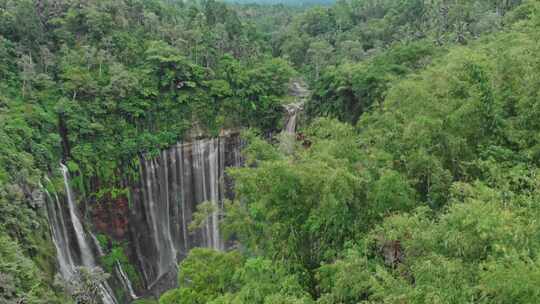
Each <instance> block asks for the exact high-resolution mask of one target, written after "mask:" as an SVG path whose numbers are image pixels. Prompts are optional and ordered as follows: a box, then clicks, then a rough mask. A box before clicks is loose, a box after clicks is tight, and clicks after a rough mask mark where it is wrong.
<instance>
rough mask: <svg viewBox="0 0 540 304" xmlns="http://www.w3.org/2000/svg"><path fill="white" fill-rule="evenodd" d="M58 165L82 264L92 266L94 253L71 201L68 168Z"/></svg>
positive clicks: (93, 264)
mask: <svg viewBox="0 0 540 304" xmlns="http://www.w3.org/2000/svg"><path fill="white" fill-rule="evenodd" d="M60 167H61V169H62V176H63V177H64V186H65V188H66V196H67V202H68V207H69V216H70V219H71V223H72V225H73V229H74V230H75V236H76V238H77V244H78V245H79V250H80V253H81V260H82V264H83V266H86V267H93V266H95V264H96V262H95V260H94V254H93V253H92V250H91V249H90V246H88V242H87V241H86V237H85V235H84V230H83V225H82V223H81V220H80V219H79V217H78V216H77V214H76V211H75V210H76V209H75V208H76V207H75V202H74V201H73V193H72V190H71V186H70V185H69V176H68V169H67V167H66V166H64V165H63V164H60Z"/></svg>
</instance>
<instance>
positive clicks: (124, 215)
mask: <svg viewBox="0 0 540 304" xmlns="http://www.w3.org/2000/svg"><path fill="white" fill-rule="evenodd" d="M92 219H93V223H94V228H95V230H96V231H97V232H99V233H103V234H107V235H109V236H110V237H111V238H113V239H115V240H119V241H122V240H127V239H128V238H129V202H128V199H127V197H125V196H123V195H122V196H118V197H115V198H112V197H110V196H107V197H105V198H104V199H103V200H102V201H101V202H100V203H98V204H96V205H95V206H94V207H93V209H92Z"/></svg>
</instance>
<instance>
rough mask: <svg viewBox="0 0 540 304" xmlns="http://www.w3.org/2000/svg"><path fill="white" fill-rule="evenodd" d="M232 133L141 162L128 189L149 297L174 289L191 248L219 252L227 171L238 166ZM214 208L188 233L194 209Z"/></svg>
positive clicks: (186, 144)
mask: <svg viewBox="0 0 540 304" xmlns="http://www.w3.org/2000/svg"><path fill="white" fill-rule="evenodd" d="M240 148H241V141H240V138H239V137H238V135H236V134H232V135H231V134H227V135H225V136H221V137H218V138H211V139H198V140H194V141H191V142H184V143H179V144H177V145H175V146H173V147H170V148H169V149H167V150H164V151H162V152H161V153H160V155H159V156H157V157H154V158H141V160H140V164H141V166H140V176H141V179H140V181H138V182H137V183H136V184H135V185H134V186H133V187H132V198H133V201H132V206H131V208H130V214H129V223H130V224H129V228H130V235H131V247H132V250H133V252H134V253H135V254H134V256H135V259H136V261H137V266H138V268H139V270H140V272H141V274H142V276H143V279H144V281H145V283H146V284H145V285H146V287H147V289H148V290H149V292H151V293H154V294H159V293H160V292H163V291H165V290H167V289H170V288H173V287H175V285H176V284H177V280H176V274H177V264H178V262H179V261H180V260H182V259H183V258H184V257H185V256H186V255H187V254H188V252H189V250H190V249H192V248H195V247H209V248H215V249H218V250H222V249H224V248H225V247H226V244H225V243H224V241H223V240H222V239H221V237H220V232H219V217H220V212H219V210H220V209H221V208H222V204H223V200H224V199H225V198H231V196H232V182H231V180H230V179H229V178H228V177H227V176H226V173H225V169H226V168H227V167H233V166H239V165H241V162H242V160H241V157H240ZM202 202H211V203H212V204H214V207H215V209H216V210H217V211H216V212H213V213H212V214H210V215H209V216H208V219H207V220H206V222H205V223H204V225H203V227H202V228H200V229H197V230H195V231H191V230H190V229H188V226H189V224H190V223H191V221H192V218H193V214H194V212H196V210H197V205H198V204H200V203H202Z"/></svg>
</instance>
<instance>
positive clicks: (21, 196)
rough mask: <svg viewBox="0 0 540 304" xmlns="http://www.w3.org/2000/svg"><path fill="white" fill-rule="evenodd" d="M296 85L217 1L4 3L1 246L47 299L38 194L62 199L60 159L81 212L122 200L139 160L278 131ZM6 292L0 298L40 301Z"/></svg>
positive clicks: (248, 26) (23, 289)
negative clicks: (190, 141) (236, 132)
mask: <svg viewBox="0 0 540 304" xmlns="http://www.w3.org/2000/svg"><path fill="white" fill-rule="evenodd" d="M246 20H247V19H246ZM294 74H295V72H294V70H293V69H292V68H291V67H290V66H289V64H288V63H287V62H286V61H284V60H282V59H279V58H273V57H272V56H271V52H270V50H269V49H267V47H266V46H265V40H264V38H263V35H262V34H261V33H260V32H259V30H258V29H257V27H256V26H254V25H253V24H252V23H251V21H249V20H247V21H245V20H241V19H240V17H239V15H238V13H237V12H236V11H235V10H234V9H232V8H231V7H229V6H226V5H225V4H224V3H221V2H215V1H205V2H203V3H192V4H183V3H181V2H179V1H158V0H141V1H138V0H135V1H132V0H125V1H116V0H114V1H113V0H110V1H82V0H81V1H71V0H65V1H63V0H62V1H41V0H40V1H33V0H22V1H18V0H17V1H12V0H1V1H0V124H1V125H2V128H0V211H1V212H0V235H2V236H4V235H9V238H7V239H6V242H10V244H11V243H12V242H16V243H18V244H19V245H17V246H20V248H21V250H23V252H24V253H25V254H26V255H27V256H28V257H29V258H30V259H29V261H34V263H36V264H37V266H36V267H37V268H39V271H38V270H36V271H38V273H39V272H40V271H44V272H45V273H46V274H41V273H39V275H33V278H34V279H36V280H38V282H39V279H40V278H41V279H43V284H44V286H43V288H46V285H50V284H51V283H52V277H53V272H54V249H53V246H52V244H51V240H50V237H49V235H48V230H47V229H46V227H47V223H46V217H45V216H44V214H45V213H46V211H45V208H43V201H42V200H40V199H38V198H37V196H38V194H39V192H40V191H41V190H42V189H40V188H41V187H42V185H45V186H46V187H47V188H49V190H50V191H57V192H59V193H60V192H62V191H61V189H63V186H62V184H61V182H59V180H58V175H59V174H58V170H57V167H58V165H57V164H58V162H59V161H60V160H63V161H65V162H67V164H68V167H69V169H70V171H71V172H72V173H73V174H72V176H73V184H74V186H75V188H76V190H77V192H79V194H80V195H78V197H80V198H81V200H82V201H83V202H85V203H86V205H87V206H89V207H92V204H95V203H98V202H100V201H103V200H106V199H107V198H108V197H115V196H117V195H125V193H126V192H127V191H126V190H125V188H126V187H127V181H128V180H130V179H132V178H134V175H136V174H137V172H138V169H137V167H136V166H137V162H138V156H139V155H140V154H141V153H146V152H155V151H158V150H159V149H160V148H163V147H166V146H168V145H170V144H172V143H176V142H177V141H178V140H181V139H183V138H186V137H189V136H201V135H215V134H217V133H218V132H219V131H220V130H221V129H223V128H239V127H242V126H252V127H256V128H259V129H262V130H266V131H270V130H274V129H277V128H279V126H280V121H281V115H282V114H281V113H282V108H281V104H282V102H283V101H284V100H285V98H284V97H285V95H286V93H287V83H288V81H289V78H290V77H291V76H293V75H294ZM44 176H49V177H50V178H51V180H52V182H48V181H46V180H45V179H44V178H43V177H44ZM10 246H11V245H10ZM13 246H16V245H13ZM119 250H121V248H120V247H115V248H113V250H112V251H111V252H109V255H108V256H107V258H108V260H107V259H106V262H107V263H106V264H107V265H106V266H107V267H108V268H111V266H112V263H114V262H115V260H117V259H120V258H122V257H123V258H124V259H125V255H124V254H123V253H122V252H120V251H119ZM6 261H8V260H6ZM120 262H121V263H123V264H124V266H125V268H126V269H127V271H128V272H131V273H133V271H130V265H128V264H127V261H124V260H121V259H120ZM10 263H11V262H10ZM28 263H30V262H28ZM9 265H11V264H9ZM32 267H34V266H32ZM36 267H34V268H36ZM34 268H28V269H34ZM109 270H110V269H109ZM6 271H7V270H6ZM0 275H2V276H4V275H5V276H9V277H11V276H12V274H11V273H10V272H6V273H4V270H2V271H0ZM21 275H27V274H24V273H23V274H21ZM133 277H136V274H133ZM14 282H15V283H13V284H14V285H13V286H12V287H13V289H14V290H15V291H11V288H12V287H10V291H9V294H7V295H6V296H5V297H4V294H3V291H2V292H0V299H3V297H4V298H6V299H10V300H11V299H12V298H13V299H14V300H13V301H18V299H19V300H20V299H21V298H22V297H25V295H26V294H27V293H31V292H33V293H37V292H38V290H34V288H38V287H35V286H37V285H35V284H34V285H21V284H22V283H20V281H14ZM10 286H11V285H10ZM39 288H41V287H39ZM31 289H32V290H31ZM6 293H8V291H6ZM27 301H30V302H31V301H33V300H27ZM43 301H45V302H47V301H49V303H50V302H53V299H52V298H51V299H47V298H44V299H43Z"/></svg>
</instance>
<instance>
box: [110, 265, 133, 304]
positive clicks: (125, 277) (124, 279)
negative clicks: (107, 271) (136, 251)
mask: <svg viewBox="0 0 540 304" xmlns="http://www.w3.org/2000/svg"><path fill="white" fill-rule="evenodd" d="M114 266H115V269H116V272H117V273H118V277H119V278H120V281H122V285H124V288H125V289H126V291H127V292H128V294H129V296H130V297H131V299H132V300H136V299H138V298H139V297H137V295H136V294H135V290H134V289H133V285H132V284H131V281H130V280H129V277H128V275H127V274H126V272H125V271H124V268H122V264H120V262H118V260H117V261H116V262H115V265H114Z"/></svg>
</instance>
